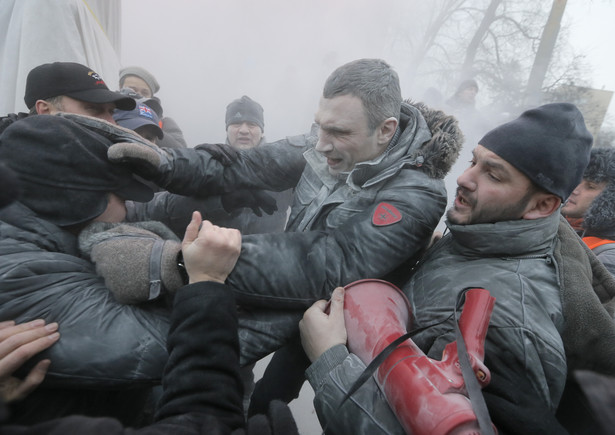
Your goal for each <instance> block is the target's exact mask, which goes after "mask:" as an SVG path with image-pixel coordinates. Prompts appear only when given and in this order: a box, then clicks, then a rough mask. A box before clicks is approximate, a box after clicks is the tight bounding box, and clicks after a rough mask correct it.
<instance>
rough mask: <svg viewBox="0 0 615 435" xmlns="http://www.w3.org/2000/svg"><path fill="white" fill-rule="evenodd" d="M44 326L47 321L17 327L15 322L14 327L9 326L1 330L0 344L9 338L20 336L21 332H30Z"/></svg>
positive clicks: (33, 321)
mask: <svg viewBox="0 0 615 435" xmlns="http://www.w3.org/2000/svg"><path fill="white" fill-rule="evenodd" d="M9 322H10V321H9ZM7 323H8V322H7ZM42 326H45V321H44V320H43V319H36V320H32V321H30V322H26V323H20V324H19V325H15V322H13V325H12V326H10V325H7V326H6V327H4V328H0V342H2V341H4V340H6V339H7V338H8V337H12V336H13V335H16V334H19V333H20V332H24V331H29V330H31V329H36V328H40V327H42Z"/></svg>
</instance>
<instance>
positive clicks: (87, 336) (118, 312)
mask: <svg viewBox="0 0 615 435" xmlns="http://www.w3.org/2000/svg"><path fill="white" fill-rule="evenodd" d="M0 288H1V289H2V291H1V292H0V318H1V320H11V319H13V320H15V321H16V322H18V323H20V322H26V321H30V320H34V319H37V318H42V319H45V321H46V322H48V323H49V322H58V324H59V332H60V340H59V341H58V342H57V343H56V344H55V345H54V346H52V347H51V348H49V349H47V350H46V351H44V352H42V353H40V354H39V355H37V356H36V357H34V358H33V359H32V360H31V361H30V362H29V364H28V365H27V366H25V367H24V368H23V369H24V373H26V370H29V368H30V367H31V366H32V365H33V364H35V363H36V362H37V361H39V360H41V359H44V358H49V359H50V360H51V366H50V368H49V371H48V374H47V376H46V378H45V385H47V386H49V387H52V388H53V387H62V388H65V387H66V388H68V387H71V386H78V387H80V388H101V387H102V388H104V387H109V388H114V387H126V386H138V385H139V384H145V385H146V384H153V383H158V382H159V381H160V377H161V375H162V370H163V367H164V364H165V361H166V359H167V352H166V336H167V329H168V320H167V317H168V311H167V309H165V308H164V307H161V306H159V305H156V304H150V305H140V306H138V307H135V306H128V305H122V304H120V303H118V302H116V301H115V300H114V299H113V297H112V295H111V293H110V292H109V291H108V289H107V288H106V287H105V285H104V282H103V278H101V277H99V276H97V275H96V272H95V270H94V266H93V265H92V264H91V263H89V262H87V261H85V260H83V259H80V258H79V257H76V256H74V255H69V254H65V253H58V252H47V251H42V250H40V249H39V248H37V247H36V246H34V245H33V244H32V243H28V242H25V241H22V242H19V241H18V240H3V247H2V257H1V258H0Z"/></svg>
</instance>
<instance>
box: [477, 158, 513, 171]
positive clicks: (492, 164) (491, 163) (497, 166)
mask: <svg viewBox="0 0 615 435" xmlns="http://www.w3.org/2000/svg"><path fill="white" fill-rule="evenodd" d="M483 163H484V165H485V166H487V167H489V168H491V169H494V170H496V171H498V172H501V173H503V174H508V170H507V168H506V166H504V165H503V164H501V163H499V162H494V161H493V160H483Z"/></svg>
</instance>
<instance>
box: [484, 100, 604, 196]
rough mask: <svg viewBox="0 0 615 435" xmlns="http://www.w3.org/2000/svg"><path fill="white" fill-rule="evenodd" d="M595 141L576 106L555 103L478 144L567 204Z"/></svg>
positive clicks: (500, 128)
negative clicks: (566, 201)
mask: <svg viewBox="0 0 615 435" xmlns="http://www.w3.org/2000/svg"><path fill="white" fill-rule="evenodd" d="M592 141H593V138H592V135H591V134H590V133H589V131H588V130H587V127H586V126H585V121H584V119H583V115H582V114H581V112H580V111H579V109H578V108H577V107H576V106H575V105H574V104H569V103H552V104H545V105H544V106H540V107H538V108H536V109H531V110H527V111H525V112H523V113H522V114H521V116H519V117H518V118H517V119H515V120H513V121H510V122H507V123H506V124H503V125H500V126H498V127H496V128H494V129H493V130H491V131H490V132H488V133H487V134H486V135H485V136H484V137H483V138H482V139H481V140H480V141H479V142H478V143H479V144H480V145H482V146H484V147H485V148H487V149H488V150H490V151H492V152H494V153H495V154H497V155H498V156H500V157H501V158H503V159H504V160H506V161H507V162H508V163H510V164H511V165H513V166H514V167H515V168H517V169H518V170H519V171H521V172H523V174H525V175H526V176H527V177H528V178H529V179H530V180H531V181H532V182H533V183H534V184H536V185H537V186H539V187H542V188H543V189H545V190H546V191H548V192H551V193H553V194H555V195H557V196H559V197H560V198H562V201H565V200H566V199H567V198H568V196H570V194H571V193H572V191H573V190H574V189H575V187H577V185H578V184H579V183H580V182H581V179H582V177H583V172H584V171H585V168H586V167H587V163H588V162H589V154H590V150H591V146H592Z"/></svg>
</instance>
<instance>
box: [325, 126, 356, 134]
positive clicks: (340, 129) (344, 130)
mask: <svg viewBox="0 0 615 435" xmlns="http://www.w3.org/2000/svg"><path fill="white" fill-rule="evenodd" d="M318 126H319V127H320V128H321V129H322V130H325V131H326V132H329V133H337V134H347V133H350V130H349V129H347V128H344V127H340V126H337V125H323V124H318Z"/></svg>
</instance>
